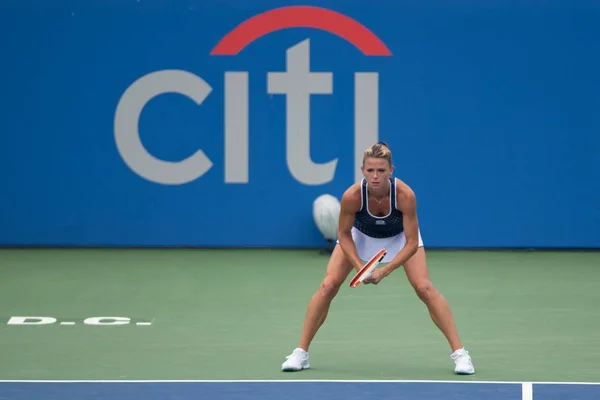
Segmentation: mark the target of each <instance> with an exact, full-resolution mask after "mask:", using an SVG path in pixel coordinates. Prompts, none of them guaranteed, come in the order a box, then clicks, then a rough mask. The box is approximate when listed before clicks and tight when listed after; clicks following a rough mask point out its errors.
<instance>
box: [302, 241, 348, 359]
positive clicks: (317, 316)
mask: <svg viewBox="0 0 600 400" xmlns="http://www.w3.org/2000/svg"><path fill="white" fill-rule="evenodd" d="M350 271H352V266H351V265H350V263H349V262H348V261H347V260H346V256H345V255H344V252H343V251H342V248H341V247H340V245H339V244H338V245H336V246H335V248H334V249H333V253H332V254H331V258H330V259H329V263H328V264H327V270H326V273H325V278H324V279H323V281H322V282H321V284H320V285H319V288H318V289H317V291H316V292H315V294H314V295H313V296H312V298H311V300H310V302H309V304H308V309H307V310H306V317H305V319H304V326H303V327H302V334H301V335H300V342H299V344H298V347H299V348H301V349H303V350H305V351H308V348H309V346H310V343H311V342H312V340H313V338H314V337H315V335H316V333H317V331H318V330H319V328H320V327H321V325H323V323H324V322H325V319H326V318H327V313H328V312H329V306H330V305H331V302H332V300H333V298H334V297H335V296H336V294H337V293H338V290H339V288H340V286H341V285H342V284H343V283H344V280H345V279H346V277H347V276H348V274H349V273H350Z"/></svg>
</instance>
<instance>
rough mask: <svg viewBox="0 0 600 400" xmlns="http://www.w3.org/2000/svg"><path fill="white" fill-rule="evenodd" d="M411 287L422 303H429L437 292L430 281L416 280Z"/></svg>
mask: <svg viewBox="0 0 600 400" xmlns="http://www.w3.org/2000/svg"><path fill="white" fill-rule="evenodd" d="M413 288H414V289H415V292H416V293H417V296H419V298H420V299H421V300H422V301H423V302H424V303H429V302H430V301H431V300H432V299H433V297H434V296H435V295H436V294H437V291H436V289H435V287H434V286H433V284H432V283H431V281H423V282H417V283H415V284H413Z"/></svg>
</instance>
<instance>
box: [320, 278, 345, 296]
mask: <svg viewBox="0 0 600 400" xmlns="http://www.w3.org/2000/svg"><path fill="white" fill-rule="evenodd" d="M340 286H341V283H339V282H336V281H334V280H333V279H330V278H325V279H324V280H323V282H321V286H319V294H320V295H321V296H323V297H327V298H330V299H332V298H334V297H335V295H336V294H337V293H338V291H339V290H340Z"/></svg>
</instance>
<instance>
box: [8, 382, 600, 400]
mask: <svg viewBox="0 0 600 400" xmlns="http://www.w3.org/2000/svg"><path fill="white" fill-rule="evenodd" d="M9 399H10V400H34V399H35V400H39V399H44V400H82V399H91V400H100V399H103V400H104V399H106V400H125V399H128V400H129V399H144V400H169V399H172V400H175V399H176V400H193V399H194V400H197V399H207V400H208V399H210V400H247V399H260V400H284V399H285V400H306V399H315V400H364V399H378V400H392V399H394V400H398V399H411V400H415V399H419V400H434V399H435V400H437V399H444V400H458V399H461V400H599V399H600V383H599V384H596V383H555V382H547V383H521V382H475V381H474V382H455V381H0V400H9Z"/></svg>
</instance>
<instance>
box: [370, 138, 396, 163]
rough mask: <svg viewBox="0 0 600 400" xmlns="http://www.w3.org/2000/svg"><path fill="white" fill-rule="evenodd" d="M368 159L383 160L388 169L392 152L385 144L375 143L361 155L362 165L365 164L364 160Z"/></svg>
mask: <svg viewBox="0 0 600 400" xmlns="http://www.w3.org/2000/svg"><path fill="white" fill-rule="evenodd" d="M369 157H371V158H383V159H384V160H387V162H388V163H389V164H390V167H391V166H392V152H391V150H390V148H389V147H388V145H387V143H385V142H377V143H375V144H374V145H372V146H369V147H368V148H367V149H366V150H365V152H364V155H363V165H364V164H365V160H366V159H367V158H369Z"/></svg>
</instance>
